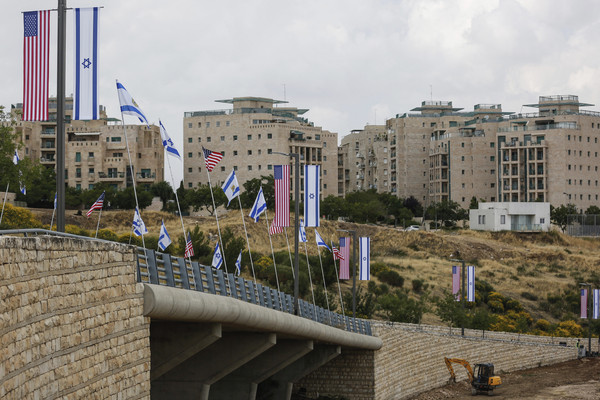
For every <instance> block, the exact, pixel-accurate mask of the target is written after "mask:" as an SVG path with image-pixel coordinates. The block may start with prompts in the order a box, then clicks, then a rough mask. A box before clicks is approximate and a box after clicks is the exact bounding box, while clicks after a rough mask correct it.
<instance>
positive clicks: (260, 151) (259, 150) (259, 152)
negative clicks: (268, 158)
mask: <svg viewBox="0 0 600 400" xmlns="http://www.w3.org/2000/svg"><path fill="white" fill-rule="evenodd" d="M261 154H262V149H258V155H259V156H260V155H261ZM259 169H260V168H259Z"/></svg>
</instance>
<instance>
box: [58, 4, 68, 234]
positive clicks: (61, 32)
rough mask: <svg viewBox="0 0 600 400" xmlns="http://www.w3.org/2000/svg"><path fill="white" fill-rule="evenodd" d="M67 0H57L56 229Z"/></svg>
mask: <svg viewBox="0 0 600 400" xmlns="http://www.w3.org/2000/svg"><path fill="white" fill-rule="evenodd" d="M66 16H67V0H58V35H57V57H56V61H57V73H56V78H57V79H56V231H57V232H64V231H65V192H66V191H65V64H66V31H67V18H66Z"/></svg>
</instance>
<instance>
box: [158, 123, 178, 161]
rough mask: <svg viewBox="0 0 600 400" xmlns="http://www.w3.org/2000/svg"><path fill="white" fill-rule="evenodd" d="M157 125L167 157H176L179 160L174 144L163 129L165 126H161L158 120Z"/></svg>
mask: <svg viewBox="0 0 600 400" xmlns="http://www.w3.org/2000/svg"><path fill="white" fill-rule="evenodd" d="M158 125H159V126H160V137H161V138H162V144H163V146H164V148H165V150H166V151H167V155H170V156H173V157H177V158H179V159H180V160H181V155H180V154H179V152H178V151H177V149H176V148H175V143H173V140H172V139H171V137H170V136H169V134H168V133H167V130H166V129H165V126H164V125H163V124H162V122H161V121H160V119H159V120H158Z"/></svg>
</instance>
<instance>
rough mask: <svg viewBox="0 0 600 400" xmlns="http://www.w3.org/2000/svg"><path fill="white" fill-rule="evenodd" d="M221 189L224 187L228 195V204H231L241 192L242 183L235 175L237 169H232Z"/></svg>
mask: <svg viewBox="0 0 600 400" xmlns="http://www.w3.org/2000/svg"><path fill="white" fill-rule="evenodd" d="M221 189H223V192H225V196H227V206H229V203H231V200H233V199H235V198H236V197H237V196H238V195H239V194H240V185H239V184H238V181H237V178H236V176H235V170H234V169H233V168H232V169H231V173H230V174H229V176H228V177H227V179H225V182H224V183H223V186H222V187H221Z"/></svg>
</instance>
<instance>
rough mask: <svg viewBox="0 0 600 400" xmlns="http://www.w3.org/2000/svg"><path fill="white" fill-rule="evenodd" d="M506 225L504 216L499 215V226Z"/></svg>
mask: <svg viewBox="0 0 600 400" xmlns="http://www.w3.org/2000/svg"><path fill="white" fill-rule="evenodd" d="M504 224H506V215H501V216H500V225H504Z"/></svg>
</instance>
